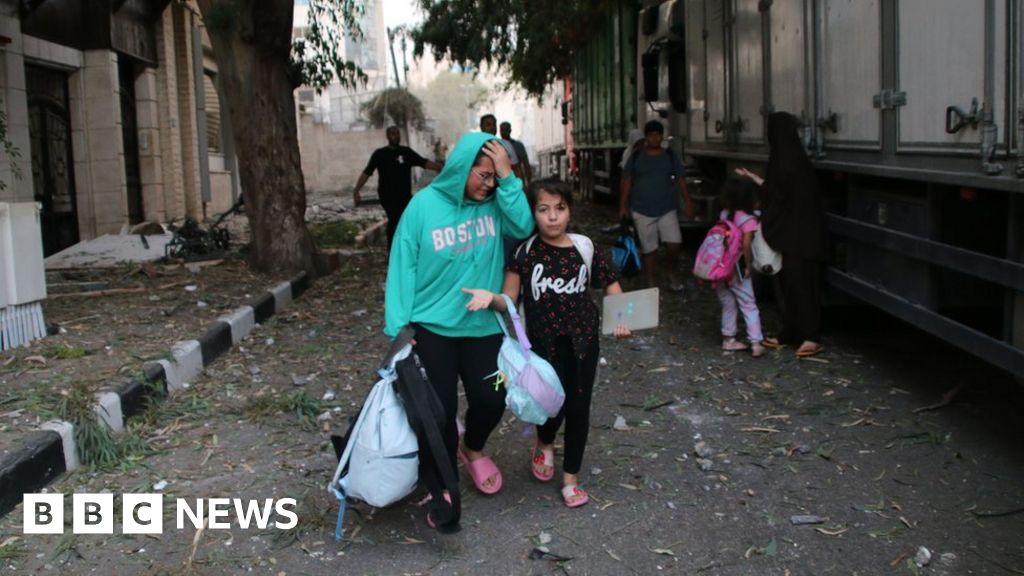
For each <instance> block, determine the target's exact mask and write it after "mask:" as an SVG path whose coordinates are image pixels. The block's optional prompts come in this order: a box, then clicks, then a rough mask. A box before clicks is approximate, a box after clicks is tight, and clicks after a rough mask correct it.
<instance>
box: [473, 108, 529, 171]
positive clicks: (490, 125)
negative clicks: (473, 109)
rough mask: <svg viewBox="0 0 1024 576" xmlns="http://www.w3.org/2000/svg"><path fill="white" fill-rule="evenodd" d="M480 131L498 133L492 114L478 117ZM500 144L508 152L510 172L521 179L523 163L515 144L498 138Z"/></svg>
mask: <svg viewBox="0 0 1024 576" xmlns="http://www.w3.org/2000/svg"><path fill="white" fill-rule="evenodd" d="M480 131H481V132H486V133H487V134H490V135H492V136H496V135H497V134H498V119H497V118H495V117H494V114H484V115H483V116H481V117H480ZM499 142H501V145H502V146H504V147H505V152H506V153H507V154H508V158H509V161H510V162H512V172H514V173H515V175H516V177H517V178H519V179H520V180H523V177H524V173H523V163H522V161H521V160H520V158H519V154H517V153H516V148H515V146H513V145H512V143H511V142H509V141H508V140H505V139H504V138H503V139H501V140H499Z"/></svg>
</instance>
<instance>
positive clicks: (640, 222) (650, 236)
mask: <svg viewBox="0 0 1024 576" xmlns="http://www.w3.org/2000/svg"><path fill="white" fill-rule="evenodd" d="M664 137H665V128H664V127H663V126H662V125H661V122H658V121H657V120H651V121H650V122H648V123H647V124H646V125H644V146H643V148H642V149H641V150H637V151H636V152H634V153H633V154H632V155H631V156H630V157H629V160H628V161H627V162H626V166H625V168H624V169H623V173H622V193H621V194H620V198H619V218H620V219H625V218H627V217H629V216H632V218H633V223H634V224H635V225H636V232H637V238H638V239H639V240H640V252H641V253H642V254H643V268H644V275H645V277H646V279H647V286H648V287H654V286H657V280H656V273H655V263H656V262H655V253H656V252H657V251H658V246H659V242H660V243H664V244H665V266H666V268H667V272H668V278H669V290H671V291H673V292H682V290H683V283H682V282H681V281H680V279H679V270H678V266H677V263H678V260H679V247H680V245H681V244H682V241H683V236H682V233H681V231H680V229H679V215H678V204H679V202H678V193H680V192H681V193H682V195H683V199H684V201H685V203H686V217H687V218H688V219H689V220H690V221H693V201H692V200H691V199H690V192H689V191H688V190H687V189H686V166H685V165H684V164H683V161H682V159H681V158H680V157H679V155H678V154H676V152H675V151H674V150H672V149H671V148H662V146H661V143H662V140H663V139H664Z"/></svg>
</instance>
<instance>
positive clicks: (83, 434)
mask: <svg viewBox="0 0 1024 576" xmlns="http://www.w3.org/2000/svg"><path fill="white" fill-rule="evenodd" d="M95 403H96V397H95V395H94V393H93V391H92V390H91V389H90V388H89V387H88V386H87V385H85V384H84V383H81V382H76V383H74V384H72V385H71V387H70V388H69V389H68V390H67V392H66V393H65V394H63V395H62V396H61V399H60V402H59V403H58V405H57V416H58V418H60V419H61V420H65V421H67V422H70V423H71V424H72V425H73V426H74V429H75V445H76V446H77V447H78V457H79V458H80V459H81V461H82V463H83V464H85V465H87V466H92V467H94V468H96V469H99V470H110V469H113V468H116V467H119V466H120V467H122V468H123V467H125V466H131V465H133V464H134V463H137V462H139V461H140V460H141V459H142V458H143V457H144V456H145V455H147V454H150V453H153V452H154V450H153V449H152V448H151V447H150V446H149V444H148V443H147V442H146V441H145V440H143V439H142V438H140V437H139V436H137V435H135V434H132V433H129V432H127V431H126V432H125V433H124V434H122V435H121V436H120V437H115V436H114V434H113V433H111V432H110V429H109V428H107V427H106V425H104V424H103V423H101V422H100V420H99V417H98V416H97V415H96V412H95V411H94V410H93V407H94V406H95V405H96V404H95Z"/></svg>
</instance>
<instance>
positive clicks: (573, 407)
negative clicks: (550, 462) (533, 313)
mask: <svg viewBox="0 0 1024 576" xmlns="http://www.w3.org/2000/svg"><path fill="white" fill-rule="evenodd" d="M535 351H537V350H536V349H535ZM599 356H600V348H599V345H598V342H597V339H596V338H595V339H594V341H593V342H592V343H591V344H590V345H589V346H588V347H587V349H586V350H585V351H584V353H583V356H582V358H581V357H579V356H578V355H577V354H576V353H575V350H574V349H573V345H572V339H571V338H569V337H568V336H559V337H558V339H557V340H556V341H555V354H554V358H545V360H547V361H548V362H550V363H551V365H552V366H553V367H554V369H555V372H557V373H558V378H559V380H561V381H562V388H563V389H564V390H565V404H563V405H562V410H561V411H560V412H559V413H558V415H557V416H555V417H554V418H550V419H548V421H547V422H545V423H544V424H543V425H541V426H537V437H538V438H540V441H541V442H543V443H544V444H554V442H555V436H556V435H557V434H558V429H559V428H561V427H562V422H563V421H564V422H565V451H564V454H563V459H562V470H563V471H564V472H565V473H567V474H579V471H580V466H582V465H583V452H584V450H586V448H587V434H588V433H589V432H590V400H591V397H592V396H593V393H594V378H595V377H596V376H597V361H598V357H599Z"/></svg>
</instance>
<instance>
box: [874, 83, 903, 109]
mask: <svg viewBox="0 0 1024 576" xmlns="http://www.w3.org/2000/svg"><path fill="white" fill-rule="evenodd" d="M871 105H872V106H874V107H875V108H881V109H882V110H892V109H895V108H896V107H897V106H906V105H907V93H906V92H898V91H896V90H890V89H888V88H886V89H885V90H882V91H881V92H880V93H878V94H875V95H874V97H872V98H871Z"/></svg>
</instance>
